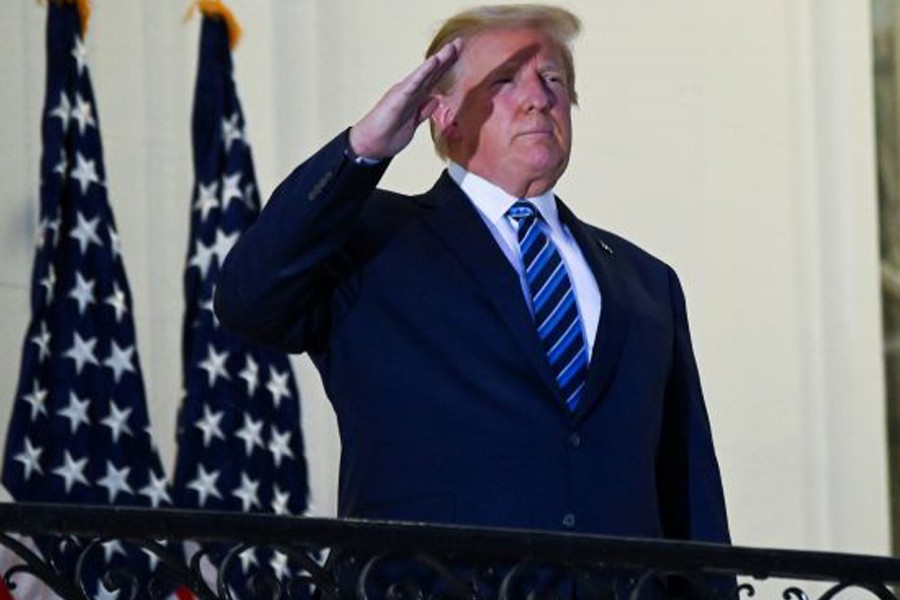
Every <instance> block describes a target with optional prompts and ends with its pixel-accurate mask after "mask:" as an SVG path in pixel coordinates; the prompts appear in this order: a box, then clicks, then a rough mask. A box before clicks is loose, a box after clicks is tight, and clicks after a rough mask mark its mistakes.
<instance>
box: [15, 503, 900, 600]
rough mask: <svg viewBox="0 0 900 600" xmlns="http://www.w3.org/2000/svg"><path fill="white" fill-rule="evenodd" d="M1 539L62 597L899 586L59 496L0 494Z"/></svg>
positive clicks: (612, 543)
mask: <svg viewBox="0 0 900 600" xmlns="http://www.w3.org/2000/svg"><path fill="white" fill-rule="evenodd" d="M26 538H29V539H31V540H33V542H32V543H30V544H29V543H26V542H25V541H23V540H24V539H26ZM0 546H2V547H4V548H5V549H6V551H7V552H6V553H7V555H8V556H14V557H15V560H14V561H12V562H9V561H7V565H6V566H5V567H3V568H4V569H5V571H4V572H3V573H2V575H3V578H4V580H5V581H6V582H7V584H8V585H9V586H10V587H11V588H15V586H16V584H17V582H18V581H19V580H20V579H21V578H32V579H35V580H39V581H40V582H42V584H43V585H44V586H46V587H47V588H49V589H50V590H52V591H53V592H55V593H56V594H57V595H58V596H60V597H62V598H65V599H67V600H68V599H72V600H95V599H103V598H113V597H115V598H117V599H118V600H129V599H134V600H143V599H144V598H151V599H163V598H168V597H170V596H171V594H172V592H173V591H174V590H175V589H176V588H177V587H181V588H184V589H186V590H189V591H190V592H191V593H192V594H193V595H194V596H195V597H196V598H198V599H199V600H257V599H260V600H261V599H263V598H265V599H266V600H294V599H301V600H310V599H313V598H318V599H322V600H344V599H350V598H354V599H357V600H382V599H384V600H450V599H458V600H489V599H497V600H570V599H572V598H577V599H579V600H580V599H583V598H590V599H596V600H658V599H664V598H673V599H679V600H682V599H683V600H694V599H708V600H726V599H728V600H731V599H734V598H737V599H739V600H746V599H749V598H753V599H754V600H756V599H757V598H760V600H762V596H763V594H762V593H760V592H758V588H759V586H760V585H761V583H760V582H762V581H763V580H767V579H772V578H778V580H779V581H781V580H785V581H787V582H788V583H787V584H786V585H785V586H784V587H783V588H782V589H781V590H780V591H779V592H778V596H780V597H781V598H782V599H783V600H834V599H840V598H844V597H849V594H850V593H851V592H852V593H855V594H857V595H859V594H862V595H866V596H871V597H872V598H877V599H878V600H898V596H897V595H896V592H894V591H892V590H891V588H890V586H891V585H897V584H900V560H898V559H892V558H880V557H867V556H856V555H849V554H833V553H814V552H797V551H787V550H761V549H751V548H739V547H730V546H720V545H712V544H698V543H683V542H673V541H663V540H636V539H623V538H611V537H601V536H588V535H572V534H554V533H547V532H536V531H513V530H492V529H477V528H462V527H449V526H436V525H423V524H412V523H380V522H365V521H352V520H347V521H342V520H331V519H308V518H289V517H275V516H270V515H250V514H236V513H212V512H196V511H173V510H152V511H151V510H144V509H126V508H96V507H77V506H67V505H29V504H4V505H0ZM186 546H189V548H187V547H186ZM123 557H127V558H128V560H131V561H132V562H130V563H129V562H127V561H125V559H124V558H123ZM115 560H118V563H115ZM123 564H124V565H129V564H134V565H138V564H139V565H140V566H136V567H134V568H129V567H127V566H123ZM736 577H740V580H741V581H742V583H741V585H739V586H738V585H737V584H736V583H735V582H736V579H735V578H736ZM767 583H773V582H771V581H770V582H767ZM816 585H818V586H820V587H821V586H824V587H821V589H824V590H825V591H824V592H821V593H818V594H811V593H810V592H809V591H807V590H810V589H813V587H815V586H816ZM760 589H761V588H760ZM854 597H857V596H854ZM766 600H768V599H766ZM772 600H776V599H775V598H772Z"/></svg>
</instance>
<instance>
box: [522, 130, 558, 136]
mask: <svg viewBox="0 0 900 600" xmlns="http://www.w3.org/2000/svg"><path fill="white" fill-rule="evenodd" d="M518 135H519V136H535V135H536V136H552V135H553V131H552V130H550V129H529V130H527V131H521V132H519V134H518Z"/></svg>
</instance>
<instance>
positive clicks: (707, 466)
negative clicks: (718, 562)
mask: <svg viewBox="0 0 900 600" xmlns="http://www.w3.org/2000/svg"><path fill="white" fill-rule="evenodd" d="M669 285H670V289H671V294H670V297H671V299H672V305H673V319H674V324H675V336H674V342H673V344H674V348H673V357H672V365H671V372H670V374H669V380H668V383H667V387H666V397H665V408H664V413H663V428H662V432H661V438H660V447H659V454H658V456H657V467H656V469H657V474H656V478H657V489H658V494H659V505H660V513H661V517H662V524H663V532H664V534H665V536H666V537H667V538H674V539H683V540H693V541H702V542H715V543H729V542H730V536H729V532H728V519H727V516H726V512H725V499H724V494H723V491H722V481H721V477H720V475H719V466H718V461H717V460H716V454H715V450H714V448H713V439H712V431H711V430H710V425H709V417H708V416H707V412H706V406H705V404H704V401H703V392H702V390H701V388H700V377H699V374H698V372H697V364H696V361H695V359H694V352H693V349H692V347H691V335H690V331H689V329H688V321H687V311H686V308H685V300H684V293H683V291H682V289H681V284H680V283H679V281H678V277H677V276H676V275H675V273H674V271H672V270H671V269H670V270H669Z"/></svg>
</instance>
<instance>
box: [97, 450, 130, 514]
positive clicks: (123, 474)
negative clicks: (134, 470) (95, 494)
mask: <svg viewBox="0 0 900 600" xmlns="http://www.w3.org/2000/svg"><path fill="white" fill-rule="evenodd" d="M129 473H131V467H122V468H121V469H119V468H116V466H115V465H114V464H113V462H112V461H111V460H108V461H106V475H104V476H103V477H102V478H101V479H98V480H97V484H98V485H102V486H103V487H105V488H106V490H107V493H108V495H109V503H110V504H112V503H113V502H115V501H116V496H118V495H119V494H120V493H123V492H124V493H126V494H134V489H132V487H131V486H130V485H129V484H128V474H129Z"/></svg>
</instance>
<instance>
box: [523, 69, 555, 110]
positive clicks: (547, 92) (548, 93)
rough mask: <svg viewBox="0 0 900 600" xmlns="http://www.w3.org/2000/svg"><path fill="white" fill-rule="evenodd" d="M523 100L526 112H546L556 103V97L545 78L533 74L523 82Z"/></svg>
mask: <svg viewBox="0 0 900 600" xmlns="http://www.w3.org/2000/svg"><path fill="white" fill-rule="evenodd" d="M522 98H523V104H524V106H525V109H526V110H529V111H531V110H537V111H545V110H549V109H550V107H552V106H553V104H554V103H555V102H556V96H555V94H554V93H553V90H551V89H550V86H549V85H547V82H546V81H545V80H544V77H543V76H542V75H541V74H540V73H538V72H532V73H530V74H529V75H528V77H525V78H524V80H523V82H522Z"/></svg>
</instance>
